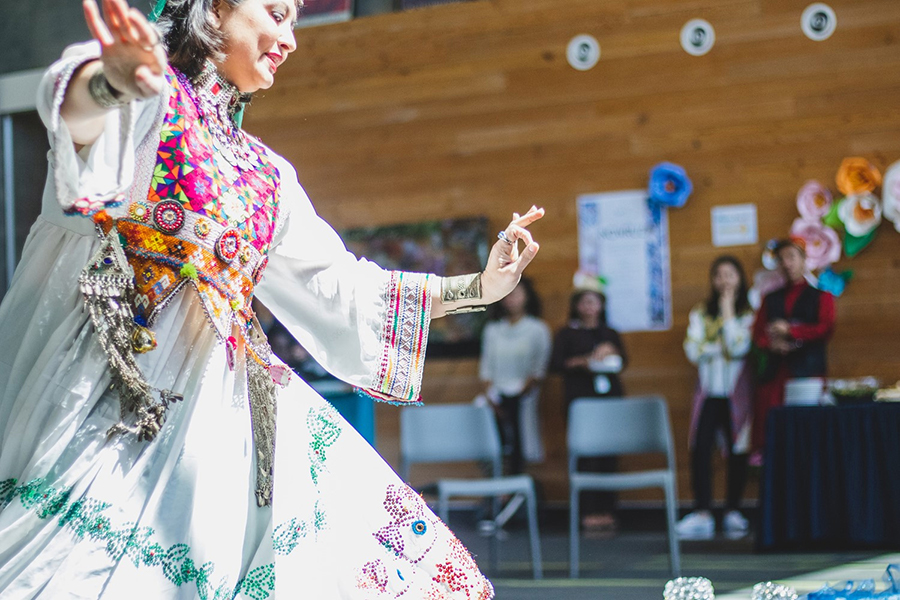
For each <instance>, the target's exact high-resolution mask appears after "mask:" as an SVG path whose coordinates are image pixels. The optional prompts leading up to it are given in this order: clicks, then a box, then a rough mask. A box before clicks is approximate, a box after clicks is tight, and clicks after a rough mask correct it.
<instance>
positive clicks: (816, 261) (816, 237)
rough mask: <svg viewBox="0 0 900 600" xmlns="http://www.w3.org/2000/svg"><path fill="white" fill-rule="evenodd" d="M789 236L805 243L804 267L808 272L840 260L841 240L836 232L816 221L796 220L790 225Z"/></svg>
mask: <svg viewBox="0 0 900 600" xmlns="http://www.w3.org/2000/svg"><path fill="white" fill-rule="evenodd" d="M791 236H796V237H798V238H800V239H802V240H803V241H804V242H805V243H806V267H807V268H808V269H809V270H810V271H815V270H816V269H822V268H825V267H827V266H828V265H830V264H831V263H834V262H837V261H838V260H839V259H840V258H841V240H840V238H838V234H837V232H836V231H835V230H834V229H832V228H831V227H827V226H825V225H822V224H821V223H819V222H818V221H806V220H804V219H796V220H795V221H794V224H793V225H791Z"/></svg>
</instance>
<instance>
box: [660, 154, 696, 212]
mask: <svg viewBox="0 0 900 600" xmlns="http://www.w3.org/2000/svg"><path fill="white" fill-rule="evenodd" d="M649 187H650V200H651V201H652V202H656V203H657V204H662V205H664V206H672V207H675V208H681V207H682V206H684V205H685V203H686V202H687V199H688V196H690V195H691V192H692V191H693V190H694V186H693V184H692V183H691V180H690V179H689V178H688V176H687V173H686V172H685V170H684V168H683V167H680V166H678V165H676V164H673V163H670V162H661V163H659V164H658V165H656V166H655V167H653V168H652V169H650V186H649Z"/></svg>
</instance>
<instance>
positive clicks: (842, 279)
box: [816, 267, 853, 296]
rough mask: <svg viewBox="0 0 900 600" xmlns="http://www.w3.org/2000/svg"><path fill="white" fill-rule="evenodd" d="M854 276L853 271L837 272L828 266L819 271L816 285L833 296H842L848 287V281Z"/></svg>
mask: <svg viewBox="0 0 900 600" xmlns="http://www.w3.org/2000/svg"><path fill="white" fill-rule="evenodd" d="M852 278H853V271H842V272H840V273H836V272H835V271H834V270H833V269H832V268H831V267H828V268H827V269H825V270H824V271H822V272H821V273H819V280H818V283H817V284H816V287H817V288H819V289H820V290H822V291H823V292H828V293H829V294H831V295H832V296H840V295H841V294H843V293H844V290H845V289H846V288H847V282H848V281H850V280H851V279H852Z"/></svg>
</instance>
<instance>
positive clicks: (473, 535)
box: [450, 512, 900, 600]
mask: <svg viewBox="0 0 900 600" xmlns="http://www.w3.org/2000/svg"><path fill="white" fill-rule="evenodd" d="M450 520H451V523H450V524H451V527H452V528H453V529H454V531H455V532H456V533H457V535H458V536H459V538H460V539H461V540H462V541H463V543H465V544H466V546H468V548H469V550H470V551H471V552H472V553H473V554H474V555H475V557H476V560H477V561H478V563H479V565H480V566H481V567H482V569H483V570H484V572H485V573H486V574H487V575H488V577H489V578H490V579H491V581H492V582H493V583H494V587H495V589H496V591H497V598H498V600H557V599H558V600H603V599H609V600H655V599H662V591H663V588H664V586H665V584H666V581H668V580H669V579H670V577H669V573H668V552H667V543H666V537H665V534H664V533H663V532H655V531H627V530H626V531H623V532H620V533H618V534H616V535H613V536H605V537H603V536H596V535H587V536H582V546H581V554H582V563H581V578H580V579H574V580H573V579H569V578H568V534H567V532H566V531H565V530H563V529H562V528H558V527H557V528H553V527H544V528H543V529H542V531H541V545H542V552H543V559H544V560H543V567H544V579H543V580H541V581H534V580H532V579H531V559H530V556H529V554H528V548H529V546H528V535H527V530H526V529H525V527H524V524H520V525H514V526H513V527H512V530H511V531H509V532H508V534H507V535H508V537H507V538H506V539H505V540H503V541H501V543H500V551H499V564H498V567H497V568H496V569H492V568H491V563H492V561H491V558H490V555H489V546H490V544H489V542H488V538H485V537H482V536H481V535H480V534H479V533H478V532H477V530H476V528H475V524H474V522H473V521H472V520H471V519H468V518H467V515H466V513H464V512H462V513H456V512H454V513H453V514H451V519H450ZM891 562H895V563H896V562H900V554H884V552H883V551H879V552H864V551H858V552H822V553H786V554H775V553H765V554H759V553H755V552H754V551H753V542H752V540H751V539H749V538H748V539H743V540H729V539H726V538H724V537H719V538H717V539H714V540H710V541H704V542H683V543H682V574H683V575H685V576H703V577H707V578H709V579H710V580H712V582H713V585H714V587H715V590H716V597H717V598H718V599H719V600H750V589H751V588H752V587H753V585H755V584H756V583H759V582H761V581H776V582H786V583H789V584H791V585H792V587H794V588H795V589H796V590H797V592H798V593H800V594H801V595H802V594H805V593H807V592H810V591H813V590H815V589H819V588H820V587H821V586H822V584H824V583H826V582H832V583H834V582H836V581H840V580H845V579H860V578H875V579H876V580H877V581H879V582H880V580H881V576H882V575H883V574H884V570H885V568H886V567H887V565H888V564H889V563H891ZM882 587H883V584H880V587H879V589H881V588H882Z"/></svg>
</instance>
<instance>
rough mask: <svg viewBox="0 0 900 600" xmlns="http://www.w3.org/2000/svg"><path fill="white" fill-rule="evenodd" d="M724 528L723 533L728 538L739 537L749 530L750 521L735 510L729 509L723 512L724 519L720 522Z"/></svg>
mask: <svg viewBox="0 0 900 600" xmlns="http://www.w3.org/2000/svg"><path fill="white" fill-rule="evenodd" d="M722 526H723V528H724V529H725V535H727V536H728V537H730V538H741V537H744V536H745V535H747V532H748V531H749V530H750V523H749V522H747V519H746V517H744V515H742V514H741V513H740V511H737V510H729V511H728V512H727V513H725V520H724V521H723V523H722Z"/></svg>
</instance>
